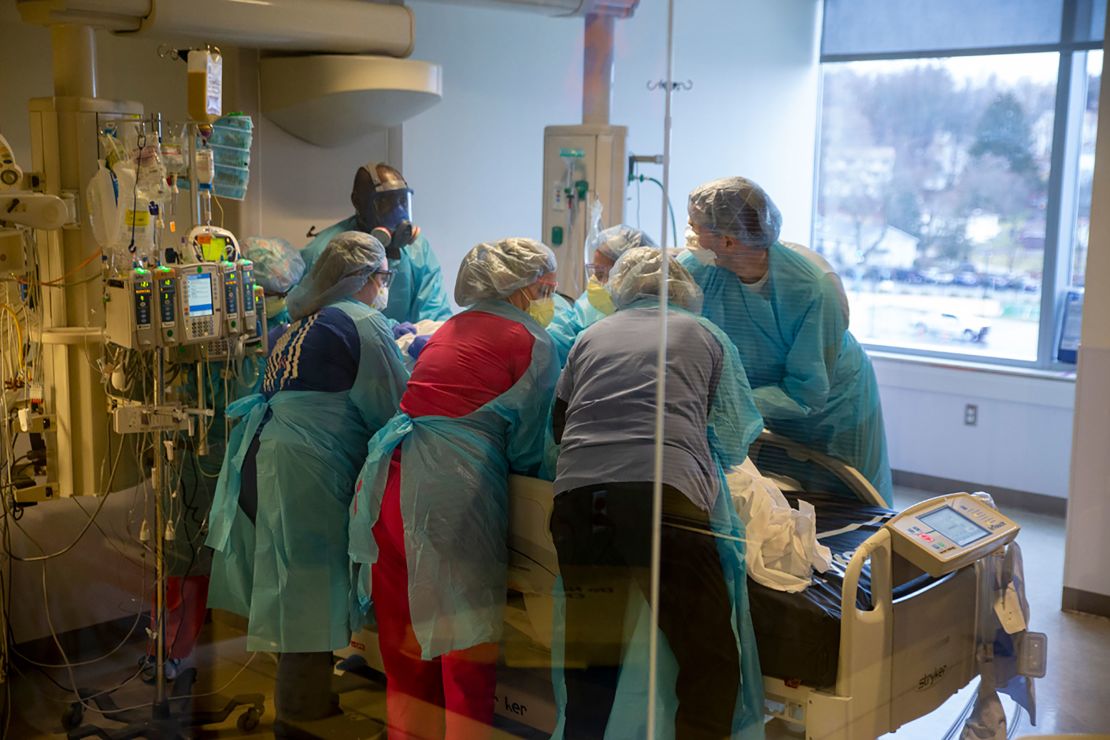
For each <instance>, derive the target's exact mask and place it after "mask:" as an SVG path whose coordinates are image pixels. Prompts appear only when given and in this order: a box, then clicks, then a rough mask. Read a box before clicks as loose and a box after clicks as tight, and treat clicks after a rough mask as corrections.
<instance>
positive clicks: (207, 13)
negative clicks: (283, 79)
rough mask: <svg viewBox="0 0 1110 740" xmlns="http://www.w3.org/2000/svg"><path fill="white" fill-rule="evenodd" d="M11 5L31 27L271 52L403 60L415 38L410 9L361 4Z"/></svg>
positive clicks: (179, 1) (85, 1) (76, 1)
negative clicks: (73, 27)
mask: <svg viewBox="0 0 1110 740" xmlns="http://www.w3.org/2000/svg"><path fill="white" fill-rule="evenodd" d="M17 7H18V9H19V12H20V15H21V16H22V18H23V20H24V21H25V22H27V23H33V24H36V25H42V26H54V25H60V24H76V25H84V26H92V27H94V28H101V29H105V30H108V31H112V32H114V33H119V34H136V35H144V36H152V37H157V38H167V39H174V40H175V41H203V42H217V43H225V44H229V45H233V46H242V47H248V48H262V49H272V50H277V51H296V52H328V53H332V54H380V55H384V56H391V57H407V56H408V55H409V54H411V53H412V49H413V44H414V38H415V28H414V20H413V13H412V10H410V9H409V8H406V7H405V6H403V5H392V4H382V3H371V2H364V1H363V0H312V2H304V0H266V2H265V3H255V2H234V1H233V0H18V2H17ZM321 19H327V21H326V23H325V22H322V21H321Z"/></svg>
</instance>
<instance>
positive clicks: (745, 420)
mask: <svg viewBox="0 0 1110 740" xmlns="http://www.w3.org/2000/svg"><path fill="white" fill-rule="evenodd" d="M699 323H701V325H702V326H703V327H705V328H706V329H707V330H708V331H709V333H710V334H712V335H713V337H714V338H715V339H716V340H717V342H718V344H720V345H721V357H720V361H719V363H718V366H717V367H715V368H714V373H713V375H714V377H715V378H716V380H717V382H716V385H715V387H713V388H712V389H710V390H711V393H712V396H711V398H710V405H709V417H708V429H707V436H708V438H709V446H710V449H712V450H713V452H714V454H715V455H716V457H717V458H718V461H719V462H720V464H721V465H722V466H723V467H724V468H725V469H726V470H727V469H728V468H731V467H734V466H736V465H740V464H741V463H743V462H744V459H745V458H746V457H747V456H748V448H749V447H750V446H751V444H752V442H754V441H755V440H756V438H757V437H758V436H759V433H760V432H761V431H763V417H762V416H761V415H760V413H759V409H758V408H756V404H755V397H754V394H753V393H752V389H751V386H750V385H748V376H747V374H746V373H745V372H744V365H743V363H742V362H741V360H740V353H739V351H737V349H736V345H734V344H733V343H732V340H731V339H729V338H728V335H727V334H725V333H724V332H723V331H721V329H719V328H718V327H717V326H716V324H713V323H712V322H710V321H709V320H708V319H704V318H702V319H699Z"/></svg>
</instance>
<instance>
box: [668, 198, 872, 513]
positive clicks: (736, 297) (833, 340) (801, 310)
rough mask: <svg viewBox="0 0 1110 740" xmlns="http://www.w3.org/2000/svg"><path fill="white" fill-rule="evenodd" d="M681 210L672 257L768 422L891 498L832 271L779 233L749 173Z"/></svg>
mask: <svg viewBox="0 0 1110 740" xmlns="http://www.w3.org/2000/svg"><path fill="white" fill-rule="evenodd" d="M688 211H689V217H690V230H691V232H692V234H691V235H690V237H691V239H692V240H693V241H694V242H695V245H694V246H695V249H694V250H691V251H689V252H687V253H686V254H683V255H682V257H681V260H682V262H683V264H684V265H686V267H687V268H688V269H689V270H690V272H691V273H692V274H693V275H694V277H695V279H696V280H697V281H698V284H699V285H700V286H701V289H702V291H703V292H704V293H705V305H704V307H703V309H702V314H703V315H704V316H706V317H707V318H708V319H709V320H711V321H713V322H714V323H715V324H717V325H718V326H720V327H721V328H722V329H724V330H725V332H726V333H727V334H728V335H729V337H730V338H731V339H732V341H733V342H735V343H736V347H737V348H738V349H739V350H740V357H741V358H742V359H743V361H744V367H745V369H746V370H747V373H748V380H749V381H750V382H751V385H752V388H753V389H754V393H755V400H756V405H757V406H759V410H760V412H761V413H762V414H763V418H764V420H765V421H766V424H767V427H768V428H769V429H770V430H771V431H773V432H776V433H779V434H782V435H783V436H785V437H788V438H789V439H792V440H794V441H796V442H799V443H800V444H803V445H806V446H807V447H810V448H811V449H814V450H817V451H818V452H823V453H825V454H827V455H830V456H832V457H835V458H837V459H839V460H842V461H844V462H846V463H848V464H849V465H851V466H852V467H854V468H856V469H857V470H859V471H860V473H862V474H863V475H864V477H866V478H867V479H868V480H869V481H870V482H871V484H872V485H873V486H874V487H875V489H876V490H877V491H878V492H879V494H880V495H882V497H883V498H884V499H885V500H886V502H887V503H888V504H890V503H891V501H892V496H893V482H892V480H891V473H890V463H889V460H888V458H887V450H886V434H885V432H884V429H883V413H882V407H881V405H880V399H879V387H878V382H877V381H876V379H875V371H874V369H873V368H872V366H871V361H870V359H868V357H867V354H866V353H865V352H864V351H863V348H862V347H861V346H860V345H859V343H858V342H857V341H856V339H855V337H853V336H852V333H851V332H850V331H849V330H848V318H849V317H848V310H847V299H846V297H845V295H844V287H843V285H842V284H841V282H840V279H839V277H837V275H836V273H835V272H833V271H832V268H831V267H829V265H828V263H827V262H825V261H824V260H823V259H821V258H820V257H819V256H817V255H816V254H814V253H813V252H811V251H810V250H808V249H805V248H804V247H799V246H797V245H791V244H785V243H783V242H781V241H779V229H780V228H781V225H782V216H781V214H780V213H779V210H778V208H777V207H776V206H775V204H774V202H773V201H772V200H771V198H770V196H769V195H767V193H766V192H764V190H763V189H762V188H761V187H759V185H757V184H756V183H754V182H752V181H751V180H748V179H745V178H743V177H730V178H725V179H722V180H714V181H712V182H708V183H706V184H704V185H702V186H700V187H698V188H697V189H696V190H694V192H692V193H691V194H690V200H689V205H688Z"/></svg>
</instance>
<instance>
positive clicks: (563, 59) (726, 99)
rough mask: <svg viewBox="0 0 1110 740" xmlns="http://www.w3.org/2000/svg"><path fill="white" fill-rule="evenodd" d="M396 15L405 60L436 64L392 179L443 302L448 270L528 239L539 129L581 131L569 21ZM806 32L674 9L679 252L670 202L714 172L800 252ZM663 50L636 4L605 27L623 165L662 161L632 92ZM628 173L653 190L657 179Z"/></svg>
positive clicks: (749, 0)
mask: <svg viewBox="0 0 1110 740" xmlns="http://www.w3.org/2000/svg"><path fill="white" fill-rule="evenodd" d="M411 7H412V8H413V9H414V10H415V12H416V29H417V31H416V51H415V53H414V57H415V58H418V59H423V60H427V61H432V62H437V63H439V64H442V65H443V75H444V81H443V87H444V97H443V100H442V102H440V103H439V104H438V105H436V106H435V107H433V108H431V109H430V110H428V111H427V112H425V113H422V114H421V115H419V116H417V117H416V118H414V119H412V120H411V121H408V122H406V123H405V125H404V159H405V174H406V176H407V177H409V180H410V183H411V184H412V186H413V188H414V189H415V190H416V196H415V205H414V208H415V212H416V217H417V220H418V221H419V222H420V224H421V226H422V227H423V228H424V229H425V230H426V233H427V235H428V238H429V240H430V241H431V243H432V245H433V247H434V248H435V250H436V254H437V256H438V257H439V260H440V262H441V263H442V264H443V266H444V280H445V281H446V283H447V287H448V293H450V292H451V290H452V287H453V285H454V280H455V269H456V266H457V265H458V262H459V260H460V258H461V257H462V255H463V254H465V252H466V250H467V249H469V248H470V247H471V246H473V245H474V244H476V243H478V241H480V240H484V239H490V238H497V237H499V236H506V235H520V236H532V237H538V236H540V218H541V213H540V205H541V189H542V154H543V129H544V126H547V125H558V124H576V123H579V122H580V121H581V114H582V106H581V100H582V29H583V22H582V21H581V20H571V19H559V18H544V17H542V16H537V15H534V14H530V13H521V12H515V11H508V10H495V9H478V8H452V7H450V6H448V5H445V4H442V3H427V2H421V1H420V0H417V1H416V2H412V3H411ZM817 18H818V3H817V2H816V0H805V1H804V2H791V3H763V2H758V1H757V0H742V1H741V2H722V0H684V2H683V3H681V8H680V12H679V13H678V14H677V15H676V24H675V25H676V27H675V39H676V40H675V45H676V64H675V78H676V79H682V80H687V79H689V80H691V81H693V83H694V88H693V89H692V90H689V91H682V92H679V93H677V94H676V95H675V100H674V113H673V121H674V124H673V125H674V129H673V137H672V140H673V150H672V162H673V164H672V168H671V192H672V193H673V194H674V198H675V199H674V202H673V206H674V209H675V217H676V220H677V223H678V235H679V238H680V239H681V238H682V230H683V225H684V224H685V222H686V216H685V212H686V203H685V194H686V193H688V192H689V191H690V190H691V189H692V188H693V187H694V186H695V185H696V184H697V183H698V182H700V181H701V180H704V179H706V178H707V173H708V174H716V173H722V172H724V171H726V170H727V171H729V172H732V171H737V172H745V173H746V174H749V175H751V176H752V177H754V178H757V179H761V180H762V181H763V182H764V184H766V185H767V186H768V188H770V189H771V190H772V191H773V192H775V193H776V198H777V199H778V200H779V204H780V206H781V207H782V209H783V211H784V213H785V214H786V216H787V226H786V230H785V232H784V235H785V237H786V238H790V239H795V240H798V241H805V240H806V239H807V238H808V234H809V223H810V201H811V192H810V191H811V184H810V183H811V182H812V175H813V162H812V159H813V158H812V155H811V152H812V147H813V137H814V133H815V126H816V124H815V121H814V114H815V111H816V90H817V68H816V24H817ZM665 39H666V3H660V2H652V3H641V4H640V7H639V8H638V9H637V11H636V15H635V16H634V17H633V18H631V19H628V20H620V21H617V24H616V36H615V69H614V86H613V104H612V113H611V116H610V120H611V122H612V123H613V124H615V125H625V126H628V127H629V138H628V150H629V153H635V154H660V153H662V150H663V133H662V132H663V107H664V96H663V93H662V92H661V91H649V90H648V89H647V87H646V83H647V82H648V81H658V80H660V79H662V78H663V77H664V76H665V53H666V43H665ZM741 91H743V92H741ZM770 101H774V103H773V104H771V102H770ZM768 132H771V133H770V134H769V133H768ZM705 142H712V146H706V144H705ZM641 171H642V172H643V173H644V174H645V175H649V176H653V177H656V178H658V179H661V178H662V168H661V167H658V166H654V165H648V166H645V167H642V168H641ZM640 190H641V193H642V201H641V203H640V209H639V211H640V219H639V225H640V226H641V227H642V228H643V229H645V230H646V231H647V232H648V233H650V234H651V235H652V236H653V237H656V238H658V237H659V231H660V214H661V203H660V200H659V195H658V193H659V188H658V187H657V186H656V185H653V184H651V183H644V184H643V185H642V186H641V188H640ZM779 194H781V195H779ZM628 195H629V200H628V201H627V202H626V203H625V221H626V222H629V223H632V224H633V225H635V224H636V223H637V217H636V211H637V207H636V206H637V203H636V197H637V194H636V188H635V187H634V186H631V187H630V188H629V192H628Z"/></svg>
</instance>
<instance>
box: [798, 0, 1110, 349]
mask: <svg viewBox="0 0 1110 740" xmlns="http://www.w3.org/2000/svg"><path fill="white" fill-rule="evenodd" d="M1080 6H1082V7H1080ZM855 7H856V6H851V5H848V4H846V3H844V2H834V1H833V0H829V2H827V3H826V26H825V38H824V42H823V49H824V53H823V63H822V72H823V93H822V110H821V126H820V142H819V149H818V151H819V161H818V187H817V197H816V201H815V202H816V214H815V218H814V236H813V244H814V246H815V248H816V249H817V251H818V252H820V253H822V254H823V255H824V256H825V257H826V258H827V259H828V260H829V261H830V262H832V263H833V264H834V265H835V266H836V267H837V268H838V270H839V271H840V273H841V276H842V277H843V279H844V284H845V287H846V289H847V290H848V293H849V298H850V301H851V305H852V329H853V332H854V333H855V334H856V336H857V337H858V338H859V339H860V340H861V341H863V342H865V343H867V344H868V345H871V346H873V347H882V348H893V349H897V350H900V351H906V352H910V353H926V354H936V353H939V354H944V355H957V356H972V357H980V358H989V359H990V360H992V361H1002V362H1007V363H1013V364H1023V365H1029V366H1040V367H1051V366H1052V365H1053V355H1054V352H1053V344H1054V339H1055V327H1056V325H1057V323H1058V313H1059V310H1058V306H1059V305H1060V303H1061V297H1062V295H1063V291H1064V290H1065V289H1067V288H1077V287H1082V285H1083V272H1084V265H1085V262H1086V252H1087V233H1088V223H1089V216H1090V207H1091V179H1092V173H1093V164H1094V140H1095V139H1094V132H1095V121H1096V117H1097V108H1098V88H1099V79H1100V74H1101V68H1102V52H1101V51H1088V47H1091V46H1092V45H1098V44H1097V42H1094V41H1091V40H1089V36H1091V35H1092V34H1091V33H1083V32H1079V31H1069V30H1068V29H1078V28H1085V29H1086V30H1087V31H1090V29H1091V27H1092V26H1093V23H1094V21H1092V20H1090V18H1089V17H1088V16H1089V15H1090V14H1091V13H1094V12H1095V9H1094V8H1092V7H1090V5H1089V4H1086V3H1083V2H1079V3H1075V4H1069V3H1062V4H1061V10H1060V18H1061V19H1060V20H1058V21H1057V24H1058V25H1057V28H1060V29H1061V30H1060V33H1059V34H1058V35H1059V38H1060V39H1061V40H1058V41H1057V42H1055V43H1045V40H1044V39H1042V38H1037V39H1032V40H1028V39H1025V38H1024V37H1022V36H1021V33H1022V32H1025V31H1027V30H1028V28H1029V27H1028V26H1022V24H1021V23H1019V22H1016V23H1015V26H1014V29H1013V32H1014V34H1015V38H1016V40H1018V41H1025V43H1024V44H1019V43H1006V42H1007V41H1014V40H1015V38H1008V37H1006V35H1005V28H1003V29H1001V30H996V31H995V32H994V35H993V36H991V37H990V38H984V39H981V40H982V41H986V42H989V43H991V46H989V47H986V48H975V49H963V48H948V49H943V48H938V47H940V46H942V44H941V41H942V37H928V35H925V36H922V35H921V34H917V35H916V36H914V37H913V38H910V34H909V33H908V32H907V34H905V38H904V39H903V42H905V43H909V42H914V43H921V44H923V45H924V46H925V47H926V48H927V49H928V51H926V52H923V51H920V50H916V51H904V52H902V51H898V50H897V47H898V43H897V37H896V39H895V42H893V46H891V43H888V44H887V46H885V47H884V48H882V49H880V50H877V51H876V50H875V49H872V48H869V47H868V46H867V43H868V42H867V37H866V36H858V37H849V36H846V35H845V34H839V35H838V34H837V32H836V29H835V28H830V24H836V23H839V22H849V20H850V18H851V17H854V15H853V10H852V8H855ZM882 8H885V10H882V9H879V8H878V7H877V8H872V10H873V11H876V12H887V13H889V14H893V15H905V16H908V15H910V14H912V13H913V12H914V10H913V7H911V6H910V5H908V4H905V3H897V2H892V3H890V4H889V5H885V6H882ZM966 12H967V11H964V10H962V9H961V8H959V7H958V6H957V5H955V4H951V7H948V8H945V9H943V12H942V13H941V14H942V15H945V16H946V19H945V20H946V21H947V22H949V23H950V24H953V25H954V26H958V25H959V24H960V22H961V14H964V13H966ZM1101 12H1104V9H1103V11H1101ZM1077 13H1078V14H1079V15H1082V16H1083V17H1084V18H1085V19H1086V21H1085V23H1086V25H1084V24H1083V23H1081V22H1080V20H1081V19H1078V18H1077ZM1000 17H1005V16H1000ZM1103 17H1104V16H1103ZM906 20H908V18H907V19H906ZM880 24H882V22H880ZM1004 25H1005V24H1003V26H1004ZM1075 38H1079V39H1080V40H1079V41H1076V40H1074V39H1075ZM1063 39H1069V40H1067V41H1064V40H1063ZM830 47H832V50H830ZM1002 52H1005V53H1002Z"/></svg>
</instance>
